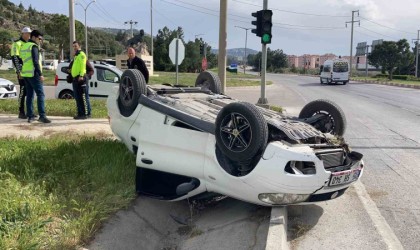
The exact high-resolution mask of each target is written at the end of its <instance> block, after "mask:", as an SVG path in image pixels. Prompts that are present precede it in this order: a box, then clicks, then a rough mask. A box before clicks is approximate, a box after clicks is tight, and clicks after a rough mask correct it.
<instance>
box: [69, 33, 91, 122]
mask: <svg viewBox="0 0 420 250" xmlns="http://www.w3.org/2000/svg"><path fill="white" fill-rule="evenodd" d="M73 50H74V59H73V64H72V66H71V71H70V72H71V76H72V77H73V93H74V99H75V100H76V106H77V115H76V116H75V117H73V118H74V119H75V120H84V119H87V118H90V116H91V108H90V100H89V84H88V81H89V79H88V76H87V75H86V62H87V58H86V54H85V52H83V51H82V50H81V48H80V44H79V42H78V41H74V42H73Z"/></svg>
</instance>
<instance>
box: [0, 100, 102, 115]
mask: <svg viewBox="0 0 420 250" xmlns="http://www.w3.org/2000/svg"><path fill="white" fill-rule="evenodd" d="M90 105H91V108H92V117H93V118H107V116H108V109H107V107H106V100H97V99H91V100H90ZM18 107H19V105H18V101H17V99H7V100H0V113H2V114H17V113H18V110H19V108H18ZM34 109H35V111H37V106H36V101H34ZM45 110H46V113H47V116H71V117H72V116H74V115H76V114H77V111H76V102H75V100H61V99H47V100H45ZM35 113H36V112H35Z"/></svg>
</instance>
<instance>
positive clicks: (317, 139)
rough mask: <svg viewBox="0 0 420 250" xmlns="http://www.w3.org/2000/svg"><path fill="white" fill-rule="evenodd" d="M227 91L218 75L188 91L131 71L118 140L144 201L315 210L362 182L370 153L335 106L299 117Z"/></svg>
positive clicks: (119, 102) (114, 109) (311, 108)
mask: <svg viewBox="0 0 420 250" xmlns="http://www.w3.org/2000/svg"><path fill="white" fill-rule="evenodd" d="M220 92H221V88H220V80H219V78H218V77H217V75H215V74H213V73H211V72H206V71H205V72H202V73H200V75H199V76H198V78H197V80H196V83H195V87H182V86H166V85H162V86H156V85H153V86H149V85H146V82H145V80H144V77H143V75H142V74H141V73H140V72H139V71H137V70H126V71H124V73H123V75H122V79H121V84H120V86H119V88H117V87H116V88H114V91H112V93H111V94H110V95H109V97H108V100H107V106H108V114H109V117H110V125H111V129H112V131H113V133H114V134H115V135H116V136H117V137H118V138H119V139H120V140H121V141H122V142H124V143H125V145H126V146H127V148H128V149H129V150H130V151H131V152H133V153H134V154H135V155H136V164H137V170H136V191H137V192H138V193H139V194H142V195H146V196H150V197H153V198H157V199H162V200H168V201H176V200H181V199H186V198H192V199H194V198H200V197H204V196H208V195H209V194H222V195H225V196H230V197H234V198H237V199H239V200H244V201H247V202H251V203H255V204H260V205H265V206H275V205H287V204H294V203H311V202H318V201H325V200H330V199H334V198H336V197H339V196H341V195H342V194H343V193H344V192H345V190H346V189H347V188H348V187H349V186H350V185H351V184H352V183H354V182H355V181H357V180H358V179H359V178H360V176H361V175H362V173H363V170H364V164H363V160H362V157H363V155H362V154H360V153H358V152H355V151H352V150H350V148H349V147H348V145H347V144H346V143H345V142H344V139H343V138H342V135H343V134H344V132H345V128H346V120H345V116H344V114H343V111H342V110H341V109H340V108H339V107H338V106H337V105H336V104H334V103H333V102H330V101H327V100H315V101H313V102H310V103H308V104H307V105H306V106H305V107H304V108H303V109H302V111H301V112H300V115H299V117H290V116H285V115H283V114H281V113H277V112H274V111H271V110H268V109H264V108H261V107H257V106H255V105H253V104H250V103H245V102H239V101H238V100H234V99H232V98H230V97H228V96H226V95H223V94H221V93H220Z"/></svg>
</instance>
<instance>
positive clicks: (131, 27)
mask: <svg viewBox="0 0 420 250" xmlns="http://www.w3.org/2000/svg"><path fill="white" fill-rule="evenodd" d="M137 23H138V22H137V21H133V20H130V21H126V22H124V24H130V29H131V38H133V37H134V34H133V24H134V25H136V24H137Z"/></svg>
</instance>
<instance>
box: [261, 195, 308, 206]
mask: <svg viewBox="0 0 420 250" xmlns="http://www.w3.org/2000/svg"><path fill="white" fill-rule="evenodd" d="M308 198H309V195H308V194H282V193H272V194H259V195H258V199H259V200H260V201H262V202H265V203H268V204H271V205H286V204H293V203H299V202H304V201H306V200H307V199H308Z"/></svg>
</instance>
